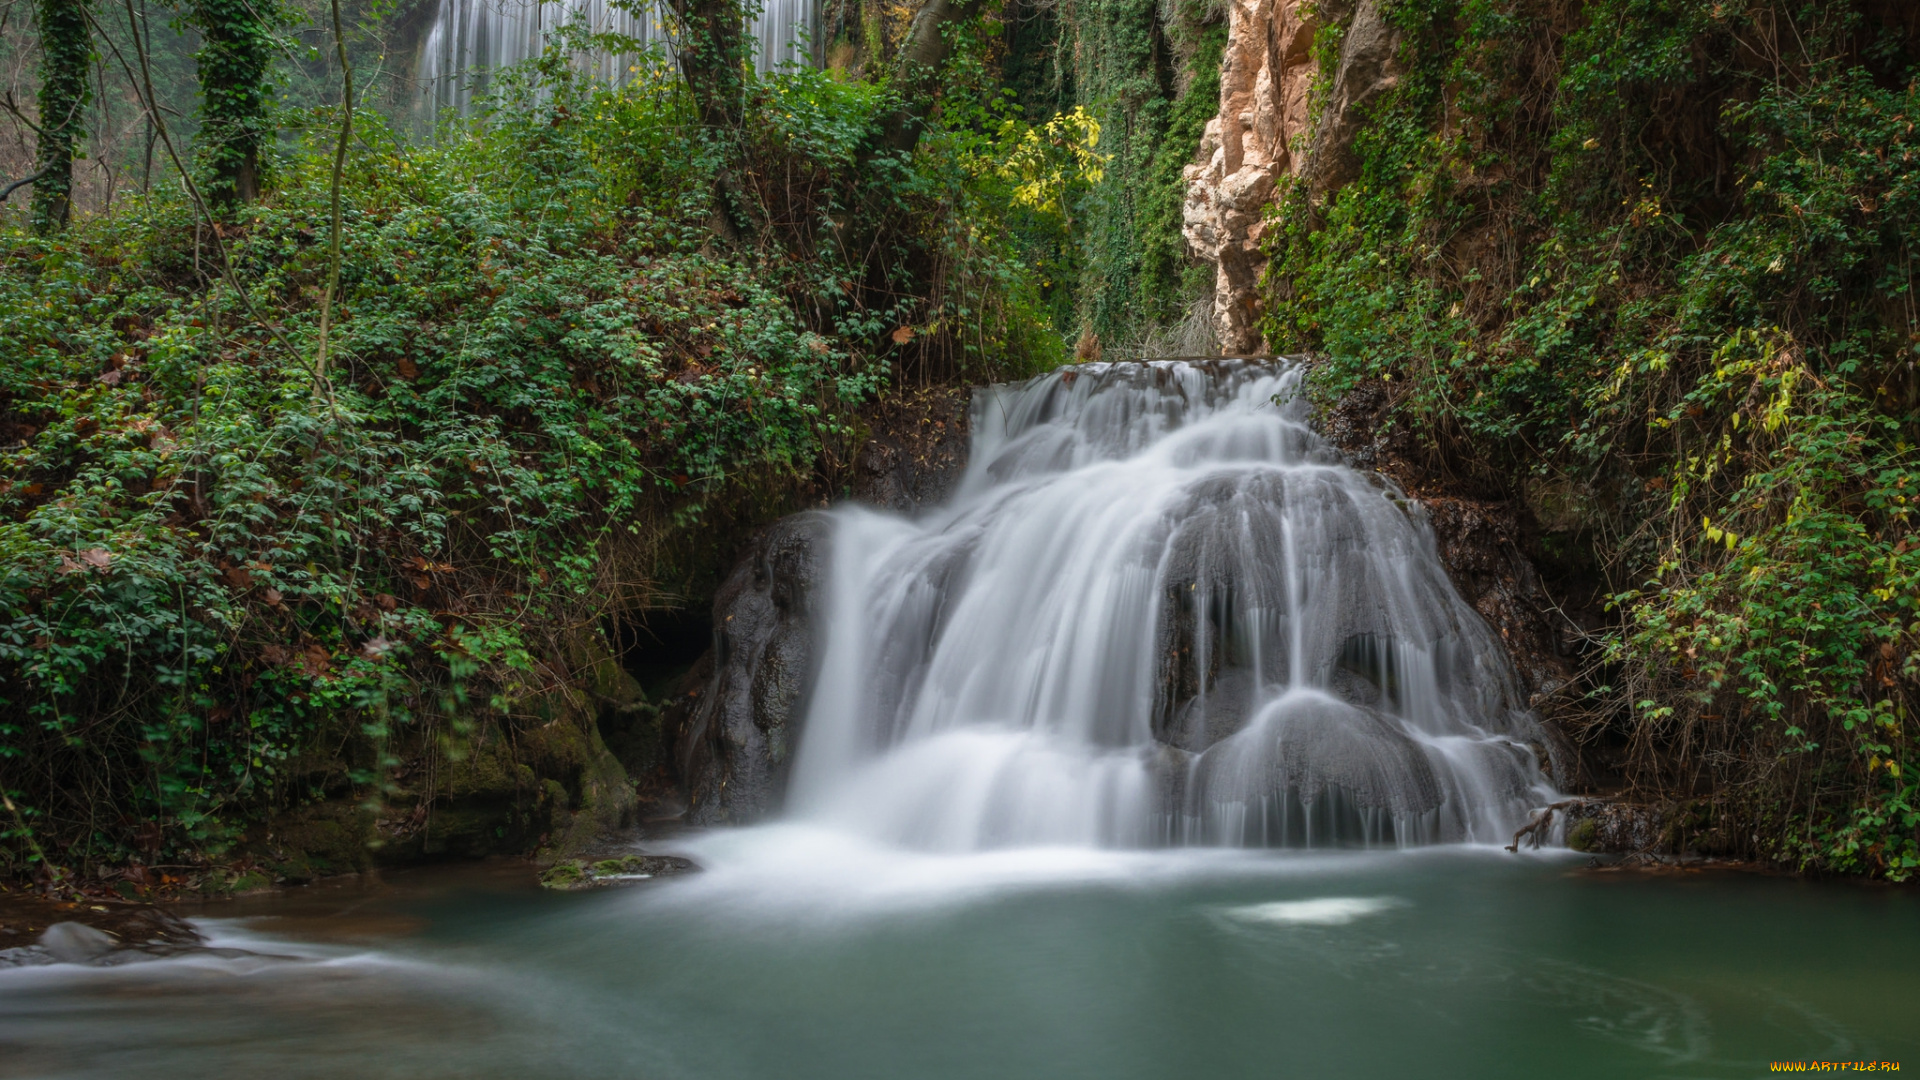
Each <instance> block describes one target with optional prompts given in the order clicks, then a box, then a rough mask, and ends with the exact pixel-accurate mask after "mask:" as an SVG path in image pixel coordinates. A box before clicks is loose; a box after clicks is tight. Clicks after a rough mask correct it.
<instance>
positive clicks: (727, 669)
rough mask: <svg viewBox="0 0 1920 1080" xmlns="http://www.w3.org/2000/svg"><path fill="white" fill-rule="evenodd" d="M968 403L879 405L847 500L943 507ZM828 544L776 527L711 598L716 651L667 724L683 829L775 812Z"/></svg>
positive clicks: (810, 531)
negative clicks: (682, 810) (678, 780)
mask: <svg viewBox="0 0 1920 1080" xmlns="http://www.w3.org/2000/svg"><path fill="white" fill-rule="evenodd" d="M971 397H972V395H971V392H970V391H968V390H966V389H957V388H953V387H934V388H928V389H922V390H917V391H916V390H908V391H904V392H902V393H900V394H899V395H897V396H895V397H892V398H889V399H888V400H887V401H884V402H881V403H880V404H878V405H877V406H876V407H875V408H874V409H873V410H872V412H871V413H870V414H869V416H868V423H869V425H870V426H869V430H868V437H867V440H866V442H865V444H864V445H863V446H862V447H861V448H860V451H859V453H858V454H857V455H856V456H855V458H854V469H853V476H852V479H851V482H850V484H849V490H848V493H849V494H850V495H851V497H852V498H853V499H854V501H856V502H862V503H866V504H867V505H869V506H877V507H880V508H882V509H887V510H895V511H900V512H903V513H913V512H915V511H918V510H920V509H922V508H924V507H928V506H933V505H937V504H938V503H940V502H942V501H944V500H945V499H946V497H947V496H948V495H949V494H951V493H952V491H953V488H954V485H955V484H957V483H958V482H959V479H960V475H961V474H962V473H963V472H965V470H966V464H967V438H968V432H969V430H970V427H971V423H970V401H971ZM827 538H828V519H827V518H826V517H825V516H824V515H822V514H820V513H818V512H815V511H807V512H804V513H800V514H794V515H791V516H789V517H785V518H782V519H780V520H779V521H777V522H774V523H773V524H772V525H771V526H768V527H767V529H765V530H764V531H763V532H761V533H760V534H759V535H758V536H756V537H755V538H754V539H753V540H752V542H750V543H749V544H748V546H747V550H746V552H745V553H744V554H743V555H742V556H741V558H740V561H739V563H738V564H736V565H735V567H734V569H733V572H732V573H731V574H729V575H728V576H727V579H726V581H725V583H724V584H722V585H721V587H720V590H719V592H718V593H716V594H715V595H714V600H713V626H714V646H713V650H712V651H711V652H710V653H709V654H708V655H707V656H706V657H705V658H703V659H702V660H701V661H700V663H698V664H697V665H695V668H694V670H693V671H692V672H691V673H690V676H689V680H688V681H689V683H690V684H691V685H690V687H689V689H688V690H687V691H686V692H685V693H684V694H683V695H682V696H681V697H679V698H677V699H676V701H675V702H674V704H673V705H672V706H671V707H670V711H669V714H668V717H667V721H666V723H667V727H668V730H669V731H671V732H673V733H674V744H675V754H676V757H677V762H676V764H677V765H678V767H679V775H680V777H681V782H682V785H683V788H684V792H685V797H686V805H687V812H686V820H687V822H688V823H690V824H695V825H715V824H722V823H738V822H745V821H752V820H754V819H756V818H759V817H763V816H765V815H766V814H768V813H770V812H772V811H773V810H776V809H778V807H779V805H780V800H781V797H782V796H783V794H784V793H785V790H786V778H787V769H788V767H789V764H790V762H791V759H792V755H793V750H794V747H795V746H796V745H797V744H798V742H799V734H800V733H799V730H798V726H799V723H800V720H801V718H802V717H803V716H804V715H805V709H806V699H807V694H808V691H809V690H810V689H811V683H812V679H813V674H814V670H813V669H814V641H813V627H812V620H811V614H812V610H813V602H812V599H811V598H812V596H813V593H814V590H815V587H816V585H817V584H818V582H819V580H820V576H821V574H822V572H823V571H824V570H825V567H826V558H827Z"/></svg>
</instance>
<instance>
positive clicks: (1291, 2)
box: [1182, 0, 1315, 353]
mask: <svg viewBox="0 0 1920 1080" xmlns="http://www.w3.org/2000/svg"><path fill="white" fill-rule="evenodd" d="M1307 8H1308V2H1307V0H1232V6H1231V10H1230V14H1229V23H1228V28H1227V51H1226V56H1225V57H1224V59H1223V61H1222V64H1221V69H1220V114H1219V115H1218V116H1216V117H1214V118H1213V120H1211V121H1209V122H1208V124H1207V129H1206V135H1205V137H1204V138H1202V140H1201V143H1200V151H1199V154H1198V156H1197V160H1196V162H1195V163H1194V164H1192V165H1189V166H1187V168H1186V179H1187V198H1186V205H1185V207H1184V211H1183V215H1182V216H1183V219H1184V229H1183V231H1184V232H1185V234H1186V237H1187V243H1188V244H1189V245H1191V247H1192V249H1193V251H1194V253H1195V254H1196V255H1198V256H1200V257H1201V258H1203V259H1206V260H1207V261H1208V262H1211V263H1213V264H1214V265H1215V267H1216V269H1215V277H1214V300H1213V304H1214V309H1213V317H1214V333H1215V335H1216V336H1217V337H1218V338H1219V341H1220V344H1221V347H1222V349H1224V350H1225V351H1226V352H1228V353H1254V352H1261V351H1264V348H1265V342H1264V341H1262V340H1261V337H1260V331H1259V329H1258V322H1259V318H1260V309H1259V296H1258V292H1257V290H1256V288H1255V286H1256V285H1257V284H1258V282H1259V279H1260V271H1261V269H1262V268H1263V267H1264V266H1265V263H1266V259H1265V256H1264V255H1262V254H1261V252H1260V232H1261V225H1262V216H1263V214H1264V213H1265V210H1266V207H1267V205H1268V203H1270V202H1271V201H1272V200H1273V195H1274V189H1275V185H1276V182H1277V181H1278V180H1279V179H1280V178H1281V177H1282V176H1287V175H1298V174H1299V173H1300V170H1301V165H1302V157H1303V155H1302V154H1300V153H1298V152H1297V151H1296V148H1295V147H1294V146H1293V143H1294V142H1295V141H1296V136H1300V135H1302V134H1304V133H1305V132H1307V131H1308V130H1309V128H1310V127H1311V123H1310V118H1309V116H1308V111H1307V92H1308V87H1309V85H1310V83H1311V81H1312V79H1313V67H1312V63H1311V58H1310V56H1309V53H1310V51H1311V50H1312V47H1313V33H1314V28H1315V24H1314V21H1313V18H1312V16H1311V15H1310V14H1309V13H1308V11H1307Z"/></svg>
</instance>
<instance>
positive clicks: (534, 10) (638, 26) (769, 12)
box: [418, 0, 820, 113]
mask: <svg viewBox="0 0 1920 1080" xmlns="http://www.w3.org/2000/svg"><path fill="white" fill-rule="evenodd" d="M573 20H578V21H579V22H580V23H581V24H582V25H583V26H585V27H586V29H587V30H589V31H590V32H592V33H596V34H604V33H612V34H622V35H625V36H627V37H630V38H633V39H634V40H636V41H641V42H645V43H648V44H652V43H655V42H658V43H660V44H662V45H664V46H666V47H667V48H669V49H671V47H672V43H673V41H672V33H671V29H670V27H669V25H668V20H667V18H666V17H665V13H664V11H663V10H662V9H661V8H660V5H659V0H651V2H621V0H551V2H543V0H439V7H438V8H437V9H436V11H435V14H434V19H433V23H432V25H431V27H430V28H429V29H428V30H427V33H426V36H425V38H424V39H423V41H422V44H421V50H420V63H419V69H418V70H419V81H420V93H421V100H422V102H423V103H424V104H426V105H428V106H429V107H431V108H432V109H433V110H435V111H438V110H440V109H445V108H452V109H456V110H458V111H460V112H462V113H464V112H466V111H467V109H468V107H469V106H470V105H471V104H472V102H473V99H474V98H475V97H476V96H478V95H480V94H483V93H484V92H485V90H486V86H487V81H488V78H489V76H490V74H491V73H492V72H496V71H499V70H501V69H502V68H505V67H508V66H510V65H512V64H517V63H519V62H520V61H522V60H526V59H529V58H531V57H534V56H537V55H539V53H540V50H541V48H542V47H543V46H544V43H545V40H546V35H548V34H551V33H553V32H554V31H555V30H557V29H559V28H560V27H561V26H564V25H566V24H567V23H568V22H570V21H573ZM819 23H820V5H819V0H765V3H764V5H763V6H762V7H761V8H760V9H759V10H758V11H757V12H755V13H754V15H753V17H752V20H751V25H750V27H749V33H750V34H751V36H752V37H753V39H754V41H755V42H756V45H755V48H754V52H753V58H754V66H755V67H756V68H758V69H759V70H760V71H761V72H762V73H766V72H769V71H772V70H774V69H775V68H777V67H778V66H779V65H781V64H785V63H789V62H801V63H817V62H818V57H817V56H816V50H817V42H818V41H819V39H820V25H819ZM579 59H580V61H581V63H582V64H583V65H584V66H585V68H586V69H587V70H589V71H591V72H592V73H593V74H594V75H595V76H597V77H598V78H600V79H603V80H605V81H607V82H610V83H616V84H617V83H620V82H623V81H624V80H625V79H626V77H627V74H628V68H629V66H630V64H631V61H630V58H628V57H624V56H618V55H612V54H607V53H597V54H595V55H591V56H585V57H581V58H579Z"/></svg>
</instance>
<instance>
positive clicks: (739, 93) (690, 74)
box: [667, 0, 747, 132]
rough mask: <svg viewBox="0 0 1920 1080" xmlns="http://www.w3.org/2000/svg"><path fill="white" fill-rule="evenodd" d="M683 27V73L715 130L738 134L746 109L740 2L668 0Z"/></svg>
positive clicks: (708, 125)
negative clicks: (736, 132)
mask: <svg viewBox="0 0 1920 1080" xmlns="http://www.w3.org/2000/svg"><path fill="white" fill-rule="evenodd" d="M667 2H668V5H669V6H670V7H671V8H672V9H673V17H674V19H675V20H676V21H678V22H679V24H680V38H679V42H678V45H679V48H678V49H677V50H676V52H677V54H678V57H679V60H680V73H681V75H683V76H684V77H685V78H686V80H687V89H688V90H690V91H692V93H693V100H694V103H695V104H696V106H697V107H698V108H699V110H700V123H701V125H702V126H703V127H705V128H707V129H709V130H714V131H728V132H734V131H737V130H738V129H739V127H740V118H741V115H742V113H743V111H744V110H745V107H746V101H745V98H746V78H745V69H746V63H747V47H746V27H745V21H746V20H745V19H744V18H743V17H742V15H741V11H740V4H739V3H738V0H667Z"/></svg>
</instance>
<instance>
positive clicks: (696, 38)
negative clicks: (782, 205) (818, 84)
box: [667, 0, 762, 241]
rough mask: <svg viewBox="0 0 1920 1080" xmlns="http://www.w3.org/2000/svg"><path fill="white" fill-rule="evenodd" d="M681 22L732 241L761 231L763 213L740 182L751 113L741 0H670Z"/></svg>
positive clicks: (682, 49) (718, 205) (690, 85)
mask: <svg viewBox="0 0 1920 1080" xmlns="http://www.w3.org/2000/svg"><path fill="white" fill-rule="evenodd" d="M667 3H668V5H669V7H671V9H672V10H673V16H674V19H675V20H676V21H677V22H678V23H679V24H680V36H679V40H678V42H677V45H678V48H677V49H676V50H675V52H676V54H677V56H678V58H679V61H680V74H681V76H682V77H684V78H685V79H686V80H687V90H688V91H689V92H690V93H692V94H693V101H694V106H695V108H697V109H699V110H700V126H701V128H702V129H703V130H705V132H706V134H707V139H708V141H709V143H710V144H711V145H712V146H713V148H714V150H715V152H717V153H718V154H719V156H720V164H719V171H718V173H717V174H716V175H715V177H714V204H715V210H716V212H715V214H714V221H713V228H714V231H715V232H717V233H719V234H720V235H721V236H723V237H724V238H726V239H727V240H729V241H733V240H738V239H739V238H740V236H741V234H742V233H757V232H758V231H759V224H760V221H761V217H762V215H760V214H757V213H755V211H754V202H753V199H752V197H751V196H750V194H749V193H748V192H747V191H746V190H745V188H744V187H742V185H741V183H740V176H739V168H740V163H741V157H742V155H743V152H744V147H743V146H742V145H741V141H740V126H741V123H742V121H743V119H744V117H745V115H746V92H747V78H746V65H747V45H746V40H747V35H746V20H745V18H744V16H743V14H742V12H741V10H740V4H739V0H667Z"/></svg>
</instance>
